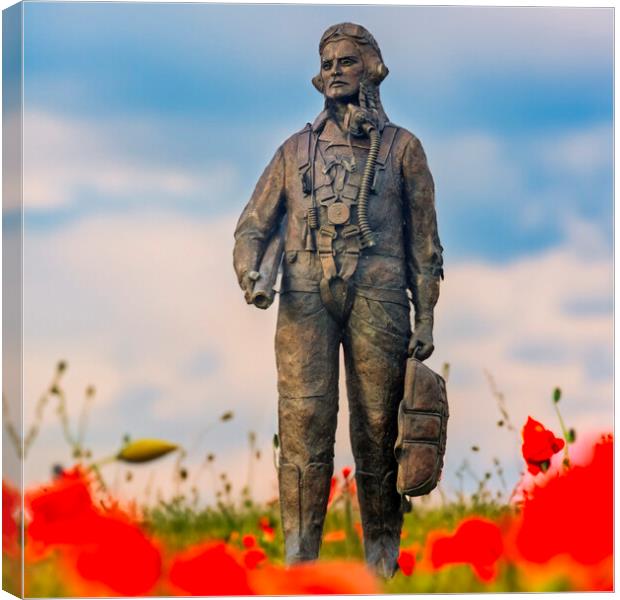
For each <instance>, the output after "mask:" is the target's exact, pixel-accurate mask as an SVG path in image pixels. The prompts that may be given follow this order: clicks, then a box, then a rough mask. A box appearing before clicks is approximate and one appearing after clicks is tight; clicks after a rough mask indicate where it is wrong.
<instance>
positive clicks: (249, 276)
mask: <svg viewBox="0 0 620 600" xmlns="http://www.w3.org/2000/svg"><path fill="white" fill-rule="evenodd" d="M259 277H260V273H258V271H246V272H245V273H244V274H243V275H242V277H241V281H240V282H239V283H240V285H241V289H242V290H243V297H244V298H245V301H246V303H247V304H252V294H253V292H254V283H255V282H256V280H257V279H258V278H259Z"/></svg>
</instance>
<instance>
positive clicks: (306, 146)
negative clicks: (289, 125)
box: [297, 123, 312, 172]
mask: <svg viewBox="0 0 620 600" xmlns="http://www.w3.org/2000/svg"><path fill="white" fill-rule="evenodd" d="M311 135H312V126H311V125H310V123H306V126H305V127H304V128H303V129H302V130H301V131H300V132H299V133H298V134H297V168H298V169H299V171H300V172H303V171H306V170H307V169H308V167H309V166H310V136H311Z"/></svg>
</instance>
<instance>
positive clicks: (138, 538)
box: [26, 467, 161, 596]
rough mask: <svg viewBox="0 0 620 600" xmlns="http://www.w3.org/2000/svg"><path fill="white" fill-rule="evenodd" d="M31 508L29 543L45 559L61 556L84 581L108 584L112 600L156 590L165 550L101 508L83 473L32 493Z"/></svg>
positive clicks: (117, 512) (70, 474) (76, 472)
mask: <svg viewBox="0 0 620 600" xmlns="http://www.w3.org/2000/svg"><path fill="white" fill-rule="evenodd" d="M26 502H27V505H28V509H29V513H30V519H31V520H30V523H29V524H28V527H27V530H26V531H27V543H28V544H31V545H34V546H35V549H38V551H39V552H40V553H41V555H44V554H46V553H47V552H48V551H51V550H57V551H58V552H60V554H61V556H62V558H63V559H64V560H65V561H66V562H67V563H68V566H72V567H73V568H74V569H75V572H76V573H77V574H79V575H80V576H81V578H83V579H84V580H86V581H91V582H95V583H97V584H103V585H104V586H106V588H107V592H108V594H109V595H112V594H121V595H127V596H134V595H144V594H148V593H149V592H151V591H152V590H153V587H154V585H155V584H156V582H157V580H158V579H159V577H160V573H161V554H160V549H159V548H158V547H157V546H156V545H155V544H154V543H153V542H152V541H151V540H150V539H149V538H148V537H147V536H146V534H145V533H144V532H143V531H142V530H141V529H140V527H139V526H138V525H137V524H136V523H134V522H133V521H132V520H131V519H130V518H129V517H128V516H127V515H125V514H124V513H123V512H122V511H120V510H119V509H116V508H115V509H113V510H108V511H105V510H103V509H102V508H100V507H99V506H97V505H95V503H94V501H93V498H92V495H91V489H90V481H89V477H88V475H87V473H86V472H85V471H84V470H83V469H81V468H79V467H78V468H75V469H72V470H71V471H67V472H64V473H62V474H61V475H60V477H58V479H57V480H56V481H55V482H54V483H53V484H51V485H49V486H42V487H41V488H39V489H36V490H34V491H33V492H31V493H29V494H28V495H27V498H26ZM97 595H100V594H97Z"/></svg>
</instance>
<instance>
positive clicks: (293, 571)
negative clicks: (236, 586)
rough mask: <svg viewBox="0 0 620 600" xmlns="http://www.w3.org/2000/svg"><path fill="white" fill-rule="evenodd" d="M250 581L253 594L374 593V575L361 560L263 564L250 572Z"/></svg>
mask: <svg viewBox="0 0 620 600" xmlns="http://www.w3.org/2000/svg"><path fill="white" fill-rule="evenodd" d="M250 581H251V584H252V587H253V589H254V593H255V594H260V595H268V596H276V595H316V594H378V593H380V592H381V588H380V586H379V582H378V581H377V579H376V578H375V576H374V575H373V574H372V573H371V572H370V571H369V570H368V569H367V567H366V565H364V564H363V563H361V562H352V561H344V560H338V561H336V560H335V561H329V562H327V561H324V562H321V561H319V562H310V563H303V564H299V565H295V566H292V567H288V568H281V567H275V566H267V567H265V568H262V569H257V570H256V571H253V572H252V573H251V576H250Z"/></svg>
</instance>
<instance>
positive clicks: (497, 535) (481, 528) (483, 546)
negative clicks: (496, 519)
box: [426, 517, 504, 581]
mask: <svg viewBox="0 0 620 600" xmlns="http://www.w3.org/2000/svg"><path fill="white" fill-rule="evenodd" d="M503 550H504V544H503V541H502V533H501V531H500V528H499V527H498V526H497V525H496V524H495V523H493V522H492V521H488V520H487V519H482V518H479V517H470V518H468V519H465V520H463V521H461V523H460V525H459V526H458V527H457V529H456V531H455V532H454V534H452V535H445V534H442V533H441V532H431V534H430V535H429V538H428V539H427V549H426V552H427V555H428V556H429V557H430V561H431V564H432V566H433V568H435V569H439V568H441V567H443V566H444V565H449V564H468V565H470V566H471V568H472V570H473V571H474V573H475V574H476V575H477V577H478V578H479V579H480V580H481V581H492V580H493V579H494V578H495V576H496V574H497V571H496V563H497V561H498V560H499V559H500V557H501V556H502V553H503Z"/></svg>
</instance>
